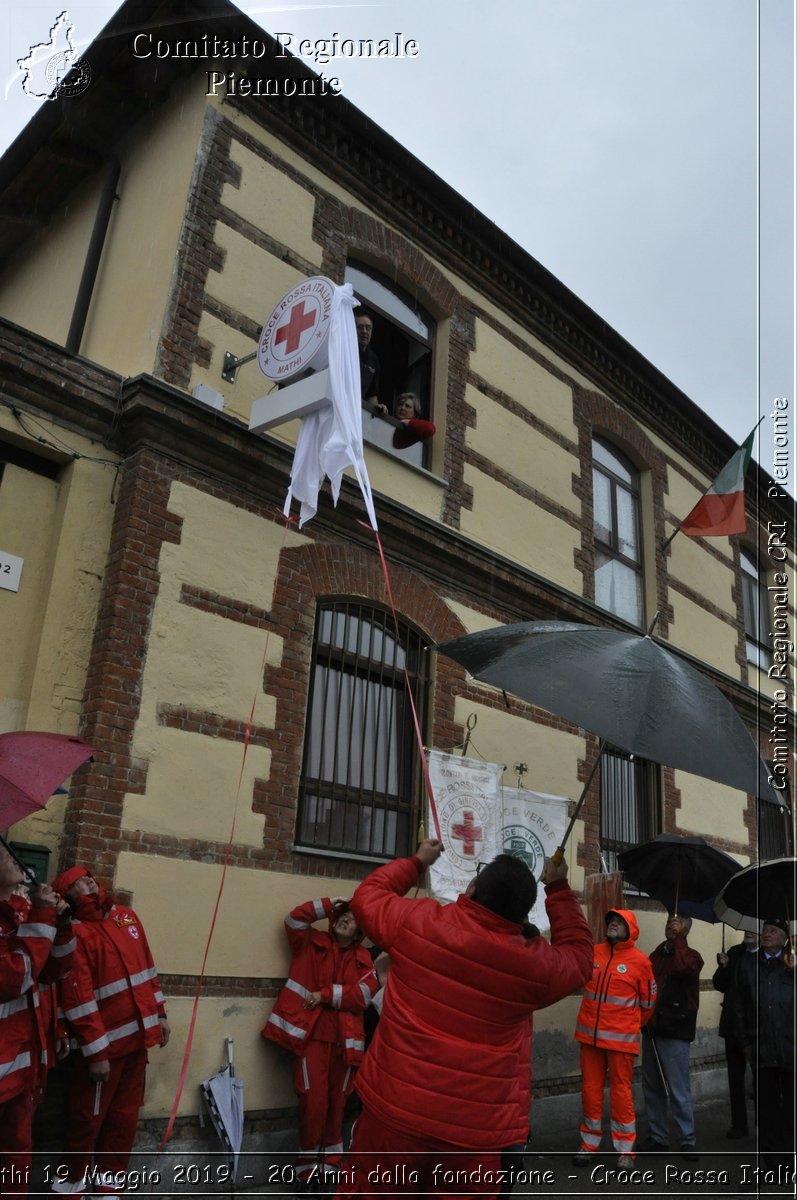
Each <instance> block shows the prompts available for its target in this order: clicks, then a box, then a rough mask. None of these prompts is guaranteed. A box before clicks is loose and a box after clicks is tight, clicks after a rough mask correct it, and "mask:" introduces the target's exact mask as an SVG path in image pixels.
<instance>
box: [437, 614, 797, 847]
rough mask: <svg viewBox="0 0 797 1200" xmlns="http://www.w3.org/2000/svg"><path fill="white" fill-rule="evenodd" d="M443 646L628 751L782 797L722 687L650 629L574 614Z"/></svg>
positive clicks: (473, 668)
mask: <svg viewBox="0 0 797 1200" xmlns="http://www.w3.org/2000/svg"><path fill="white" fill-rule="evenodd" d="M654 623H655V622H654ZM651 628H652V626H651ZM437 650H438V651H439V652H440V653H441V654H445V655H446V656H447V657H448V658H453V659H455V660H456V661H457V662H458V663H461V664H462V666H463V667H465V669H466V670H467V671H469V672H470V674H471V675H473V676H474V677H475V678H476V679H479V680H481V681H482V682H483V683H491V684H493V685H494V686H495V687H499V688H502V689H503V690H504V691H507V692H513V693H514V694H515V695H516V696H520V697H521V698H522V699H524V700H528V701H529V702H530V703H531V704H537V705H539V706H540V707H542V708H546V709H548V710H549V711H550V712H554V713H557V714H558V715H559V716H561V717H564V718H565V719H566V720H568V721H572V722H573V724H574V725H580V726H581V727H582V728H584V729H589V730H591V732H592V733H595V734H598V736H599V737H600V738H602V739H603V741H604V742H606V743H611V744H612V745H614V746H617V747H618V748H619V749H621V750H625V751H627V752H628V753H629V754H636V755H639V756H640V757H641V758H647V759H650V760H652V761H653V762H658V763H665V764H667V765H668V766H671V767H677V768H679V769H680V770H683V771H689V772H691V773H692V774H694V775H702V776H704V777H705V778H707V779H714V780H716V781H717V782H718V783H725V784H728V785H729V786H730V787H733V788H740V789H741V790H742V791H745V792H750V793H752V794H753V795H758V796H766V797H767V799H770V800H773V801H774V802H775V803H777V804H778V805H779V806H780V805H781V804H782V801H781V800H780V799H779V797H778V796H777V793H776V792H775V791H774V789H773V788H772V787H771V785H770V784H769V783H768V782H767V775H768V771H767V767H766V765H765V764H764V763H763V762H762V760H761V757H760V755H759V753H758V748H757V747H756V745H755V742H754V741H753V739H752V738H751V737H750V734H749V733H748V732H747V729H746V728H745V726H744V725H743V723H742V721H741V720H740V718H739V717H738V716H737V715H736V712H735V711H734V709H733V708H732V707H731V705H730V704H729V703H728V701H727V700H726V699H725V697H724V696H723V695H722V693H721V692H720V691H719V690H718V689H717V688H716V687H714V685H713V684H712V683H710V682H709V681H708V680H707V679H706V678H705V676H703V675H701V674H700V673H699V672H698V671H696V670H694V669H693V668H692V667H690V666H688V665H687V664H686V663H685V662H684V661H683V660H682V659H681V658H679V657H678V655H676V654H674V653H673V652H672V651H671V650H668V649H667V648H666V647H665V646H663V645H662V644H661V643H660V642H656V641H654V640H653V638H652V636H651V632H650V630H649V631H648V633H647V634H646V635H645V636H641V635H639V634H627V633H619V632H617V631H616V630H613V629H601V628H598V627H596V626H594V625H580V624H576V623H575V622H568V621H525V622H522V623H521V624H518V625H500V626H498V627H497V628H494V629H485V630H482V632H480V633H472V634H466V635H465V636H464V637H459V638H453V639H451V640H450V641H447V642H441V643H440V645H438V646H437ZM602 749H603V747H602V748H601V750H602ZM595 765H597V764H595ZM593 770H594V767H593ZM590 779H591V777H590ZM589 783H590V780H588V781H587V785H586V787H585V788H584V792H583V793H582V796H581V799H580V800H579V807H580V805H581V804H582V803H583V800H584V797H585V796H586V793H587V788H588V787H589ZM576 811H578V810H576ZM575 816H576V814H575V813H574V814H573V817H572V818H571V822H570V826H569V828H568V830H567V833H566V834H565V837H564V839H563V845H564V842H566V841H567V838H568V836H569V834H570V830H571V829H572V826H573V822H574V820H575Z"/></svg>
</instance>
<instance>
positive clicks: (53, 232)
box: [0, 179, 113, 346]
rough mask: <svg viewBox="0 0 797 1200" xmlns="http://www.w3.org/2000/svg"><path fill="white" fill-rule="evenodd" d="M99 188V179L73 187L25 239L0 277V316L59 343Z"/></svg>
mask: <svg viewBox="0 0 797 1200" xmlns="http://www.w3.org/2000/svg"><path fill="white" fill-rule="evenodd" d="M100 192H101V182H100V180H99V179H97V180H92V181H91V182H90V183H89V184H88V185H87V186H84V187H83V188H80V189H78V190H77V191H76V192H75V193H74V194H73V195H72V196H70V198H69V204H68V206H67V207H66V209H65V210H64V211H62V212H61V213H56V214H55V215H54V216H53V217H52V218H51V220H50V222H49V224H48V225H47V228H46V229H45V230H44V232H43V233H41V234H39V235H38V237H36V238H31V239H30V240H28V241H26V242H25V245H24V247H23V250H22V252H21V253H20V254H18V255H17V256H16V258H14V259H13V260H12V262H11V263H10V264H9V266H8V267H6V269H5V270H4V271H3V273H2V277H0V316H3V317H7V318H8V320H9V321H15V322H16V324H17V325H21V326H23V328H25V329H30V330H32V331H33V332H34V333H38V334H41V336H42V337H46V338H49V339H50V341H53V342H56V343H57V344H58V345H61V346H63V344H64V342H65V341H66V336H67V333H68V331H69V324H70V321H71V319H72V310H73V308H74V305H75V299H76V298H77V291H78V284H79V282H80V277H81V274H82V271H83V264H84V262H85V258H86V250H87V248H88V244H89V238H90V236H91V230H92V227H93V224H94V215H95V213H96V211H97V202H98V200H99V196H100ZM112 225H113V218H112V220H111V229H112ZM110 233H111V230H109V235H110Z"/></svg>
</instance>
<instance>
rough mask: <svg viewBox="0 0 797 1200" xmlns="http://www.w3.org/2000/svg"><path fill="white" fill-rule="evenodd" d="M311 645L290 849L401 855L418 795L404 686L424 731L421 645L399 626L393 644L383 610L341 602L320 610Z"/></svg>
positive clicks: (408, 629) (392, 631)
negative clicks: (295, 824) (295, 820)
mask: <svg viewBox="0 0 797 1200" xmlns="http://www.w3.org/2000/svg"><path fill="white" fill-rule="evenodd" d="M313 645H314V656H313V673H312V678H311V683H310V697H309V702H308V710H307V711H308V715H307V727H306V731H305V743H304V761H303V764H302V777H301V782H300V789H299V814H298V827H297V839H296V840H297V844H298V845H300V846H302V847H314V848H318V849H323V850H333V851H338V852H341V853H349V854H362V855H370V856H376V857H379V858H383V857H384V858H392V857H394V856H395V855H400V854H406V853H408V852H409V849H410V845H411V842H412V834H413V832H414V830H415V828H416V827H417V815H418V804H419V799H420V796H421V793H422V783H421V781H422V770H421V762H420V752H419V749H418V746H417V739H416V737H415V730H414V726H413V720H412V711H411V708H410V704H409V701H408V697H407V685H408V681H409V686H410V687H411V688H412V694H413V697H414V700H415V706H416V710H417V713H418V721H419V724H420V728H421V731H422V733H423V730H424V728H425V725H426V713H427V706H428V691H429V688H428V675H427V673H428V670H429V655H428V654H427V653H426V647H427V643H426V642H425V641H424V640H423V638H422V637H421V635H420V634H419V633H418V632H417V631H416V630H414V629H412V628H411V627H410V626H409V625H407V624H405V623H404V622H399V630H398V636H396V630H395V626H394V623H393V617H392V615H391V614H390V613H389V612H387V611H385V610H383V609H379V608H374V607H372V606H370V605H365V604H360V603H358V602H356V601H353V600H341V601H335V602H324V603H321V604H319V606H318V612H317V614H316V626H315V636H314V643H313ZM405 672H406V673H405ZM413 844H414V843H413Z"/></svg>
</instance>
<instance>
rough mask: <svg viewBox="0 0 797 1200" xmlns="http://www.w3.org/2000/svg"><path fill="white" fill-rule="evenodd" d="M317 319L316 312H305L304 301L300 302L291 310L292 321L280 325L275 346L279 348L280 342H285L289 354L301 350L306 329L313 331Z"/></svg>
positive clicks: (275, 336) (275, 338)
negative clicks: (300, 345)
mask: <svg viewBox="0 0 797 1200" xmlns="http://www.w3.org/2000/svg"><path fill="white" fill-rule="evenodd" d="M315 318H316V314H315V313H314V312H310V313H306V312H305V311H304V300H299V301H298V303H297V304H294V305H293V307H292V308H291V310H290V319H289V320H288V321H287V322H286V324H285V325H280V326H279V327H278V329H277V331H276V333H275V334H274V343H275V345H277V346H278V345H279V344H280V342H285V349H286V351H287V353H288V354H293V352H294V350H298V349H299V343H300V342H301V340H302V334H303V333H304V331H305V329H312V328H313V325H315Z"/></svg>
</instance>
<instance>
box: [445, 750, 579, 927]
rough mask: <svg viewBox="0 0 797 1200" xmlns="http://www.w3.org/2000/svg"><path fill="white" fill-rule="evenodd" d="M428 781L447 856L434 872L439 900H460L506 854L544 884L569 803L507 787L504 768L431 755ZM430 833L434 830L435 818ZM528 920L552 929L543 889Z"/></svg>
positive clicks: (497, 765) (562, 831) (469, 760)
mask: <svg viewBox="0 0 797 1200" xmlns="http://www.w3.org/2000/svg"><path fill="white" fill-rule="evenodd" d="M428 759H429V777H430V779H431V783H432V791H433V793H434V796H435V802H436V805H437V815H438V819H439V821H440V833H441V836H442V840H443V845H444V846H445V852H444V853H443V854H441V855H440V858H439V859H438V860H437V862H436V863H435V864H434V866H433V867H432V868H431V870H430V872H429V887H430V891H431V893H432V895H433V896H435V897H436V898H437V899H438V900H443V901H450V900H456V898H457V896H458V895H459V894H460V893H461V892H464V891H465V888H466V887H467V886H468V884H469V883H470V881H471V879H472V878H473V876H474V875H475V874H476V867H477V865H478V864H479V863H480V862H481V863H485V864H486V863H488V862H491V861H492V859H493V858H495V856H496V854H501V853H502V852H505V853H507V854H514V855H516V856H517V857H518V858H522V859H523V861H524V862H525V863H526V865H527V866H528V868H529V870H530V871H531V872H532V874H533V875H534V878H535V879H537V880H539V878H540V875H541V874H542V868H543V863H544V861H545V859H546V858H550V856H551V855H552V854H553V852H554V850H556V848H557V846H558V845H559V844H560V842H561V840H562V837H563V836H564V832H565V829H566V827H567V805H568V801H567V798H566V797H564V796H551V795H548V794H547V793H544V792H531V791H529V790H528V788H505V787H503V786H502V784H501V776H502V775H503V773H504V767H503V765H502V764H501V763H485V762H480V761H477V760H476V759H472V758H462V757H461V756H460V755H454V754H443V753H442V752H441V751H440V750H430V751H429V754H428ZM426 825H427V829H428V830H429V831H432V830H433V829H434V822H433V821H432V819H431V814H428V815H427V822H426ZM529 920H530V921H532V922H533V923H534V924H535V925H536V926H537V927H538V928H539V929H541V930H545V929H548V927H549V926H548V918H547V915H546V912H545V895H544V892H543V891H542V889H540V894H539V896H538V899H537V903H536V904H535V905H534V908H533V909H532V911H531V913H530V914H529Z"/></svg>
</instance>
